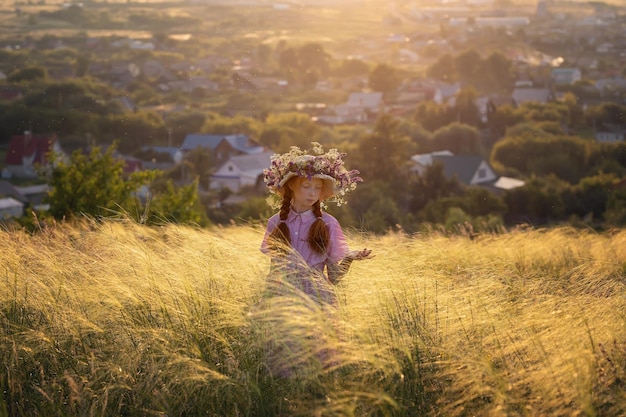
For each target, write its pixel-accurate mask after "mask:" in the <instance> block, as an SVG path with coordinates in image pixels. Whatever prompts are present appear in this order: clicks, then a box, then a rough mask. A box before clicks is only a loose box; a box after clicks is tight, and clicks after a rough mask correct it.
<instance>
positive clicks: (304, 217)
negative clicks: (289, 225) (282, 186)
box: [287, 208, 315, 222]
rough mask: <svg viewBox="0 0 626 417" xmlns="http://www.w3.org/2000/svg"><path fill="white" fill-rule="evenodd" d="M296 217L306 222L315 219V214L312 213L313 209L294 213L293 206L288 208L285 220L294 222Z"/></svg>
mask: <svg viewBox="0 0 626 417" xmlns="http://www.w3.org/2000/svg"><path fill="white" fill-rule="evenodd" d="M298 218H299V219H300V220H301V221H303V222H307V221H310V220H313V219H315V214H313V210H307V211H304V212H302V213H296V212H295V211H294V209H293V208H292V209H291V210H289V217H288V218H287V221H289V222H294V221H296V220H297V219H298Z"/></svg>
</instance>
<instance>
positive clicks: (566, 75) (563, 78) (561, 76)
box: [550, 68, 582, 85]
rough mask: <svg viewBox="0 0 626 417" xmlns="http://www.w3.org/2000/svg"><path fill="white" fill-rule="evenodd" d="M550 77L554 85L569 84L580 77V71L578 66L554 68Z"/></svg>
mask: <svg viewBox="0 0 626 417" xmlns="http://www.w3.org/2000/svg"><path fill="white" fill-rule="evenodd" d="M550 78H551V79H552V81H554V83H555V84H556V85H571V84H574V83H575V82H576V81H580V80H581V79H582V73H581V72H580V70H579V69H578V68H555V69H553V70H552V72H551V74H550Z"/></svg>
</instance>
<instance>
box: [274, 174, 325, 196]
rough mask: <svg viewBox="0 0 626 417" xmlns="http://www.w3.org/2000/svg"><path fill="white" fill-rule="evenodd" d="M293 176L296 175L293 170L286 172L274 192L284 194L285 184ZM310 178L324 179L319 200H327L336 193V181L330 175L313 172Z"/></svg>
mask: <svg viewBox="0 0 626 417" xmlns="http://www.w3.org/2000/svg"><path fill="white" fill-rule="evenodd" d="M295 177H298V174H296V173H295V172H289V173H288V174H286V175H285V177H284V178H283V179H282V180H280V182H279V183H278V187H277V188H276V189H275V191H276V193H278V194H280V195H281V196H283V195H285V185H286V184H287V182H288V181H289V180H290V179H292V178H295ZM302 178H304V177H302ZM311 178H317V179H320V180H322V181H324V187H323V188H322V193H321V194H320V201H324V200H328V199H329V198H331V197H332V196H334V195H335V194H336V193H337V190H336V184H337V182H336V181H335V179H334V178H333V177H331V176H330V175H326V174H315V175H312V176H311Z"/></svg>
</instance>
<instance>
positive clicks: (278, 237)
mask: <svg viewBox="0 0 626 417" xmlns="http://www.w3.org/2000/svg"><path fill="white" fill-rule="evenodd" d="M291 197H292V194H291V189H290V188H289V187H285V194H284V196H283V203H282V205H281V206H280V220H281V222H280V223H279V224H278V226H276V228H275V229H274V230H272V233H270V236H269V240H270V242H272V246H273V247H274V249H280V247H281V246H291V236H290V233H289V226H287V223H286V222H285V220H287V217H288V216H289V210H290V207H291Z"/></svg>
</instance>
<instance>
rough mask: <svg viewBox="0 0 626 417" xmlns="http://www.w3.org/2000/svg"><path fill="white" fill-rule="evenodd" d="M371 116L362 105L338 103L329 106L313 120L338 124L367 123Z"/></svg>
mask: <svg viewBox="0 0 626 417" xmlns="http://www.w3.org/2000/svg"><path fill="white" fill-rule="evenodd" d="M369 118H370V116H369V114H368V113H367V111H366V110H365V109H363V108H361V107H354V106H349V105H347V104H338V105H336V106H330V107H328V109H327V110H326V111H325V112H324V113H323V114H320V115H319V116H316V117H314V118H313V120H315V121H317V122H320V123H323V124H329V125H338V124H354V123H365V122H367V121H368V120H369Z"/></svg>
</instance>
